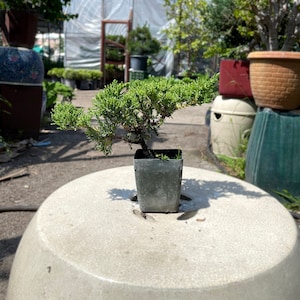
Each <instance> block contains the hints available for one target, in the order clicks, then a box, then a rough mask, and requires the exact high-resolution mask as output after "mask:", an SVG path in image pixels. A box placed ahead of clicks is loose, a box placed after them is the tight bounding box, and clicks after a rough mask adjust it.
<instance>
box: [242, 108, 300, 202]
mask: <svg viewBox="0 0 300 300" xmlns="http://www.w3.org/2000/svg"><path fill="white" fill-rule="evenodd" d="M246 181H248V182H250V183H252V184H254V185H256V186H258V187H260V188H262V189H263V190H265V191H267V192H269V193H270V194H272V195H273V196H275V197H277V198H278V199H279V198H280V197H279V196H278V195H277V194H276V191H282V190H283V189H285V190H288V191H289V192H290V193H291V194H293V195H294V196H299V195H300V111H299V110H298V111H297V110H295V111H289V112H282V111H276V110H272V109H269V108H260V109H259V110H258V112H257V114H256V118H255V121H254V124H253V128H252V132H251V136H250V139H249V143H248V148H247V155H246Z"/></svg>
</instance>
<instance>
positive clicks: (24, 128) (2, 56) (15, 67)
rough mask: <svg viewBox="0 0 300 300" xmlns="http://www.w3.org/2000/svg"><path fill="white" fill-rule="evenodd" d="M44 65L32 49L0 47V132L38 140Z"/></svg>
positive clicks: (5, 134)
mask: <svg viewBox="0 0 300 300" xmlns="http://www.w3.org/2000/svg"><path fill="white" fill-rule="evenodd" d="M43 79H44V65H43V62H42V60H41V57H40V56H39V54H38V53H36V52H35V51H33V50H31V49H25V48H15V47H0V95H1V96H3V97H4V98H5V99H6V100H8V102H9V103H10V104H11V105H8V104H7V103H6V102H3V101H0V131H1V132H0V133H1V135H3V136H5V137H6V136H8V137H14V136H16V137H18V138H31V137H32V138H34V139H38V137H39V130H40V123H41V114H42V95H43V88H42V82H43Z"/></svg>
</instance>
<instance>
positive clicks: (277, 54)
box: [247, 51, 300, 60]
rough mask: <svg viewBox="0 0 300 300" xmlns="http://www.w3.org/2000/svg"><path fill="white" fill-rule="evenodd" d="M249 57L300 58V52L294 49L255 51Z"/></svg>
mask: <svg viewBox="0 0 300 300" xmlns="http://www.w3.org/2000/svg"><path fill="white" fill-rule="evenodd" d="M247 58H248V59H250V60H251V59H265V58H273V59H300V52H292V51H254V52H250V53H249V54H248V57H247Z"/></svg>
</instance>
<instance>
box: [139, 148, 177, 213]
mask: <svg viewBox="0 0 300 300" xmlns="http://www.w3.org/2000/svg"><path fill="white" fill-rule="evenodd" d="M152 151H153V153H154V154H155V156H156V155H157V154H162V155H167V156H168V158H169V159H161V158H148V157H146V156H145V152H144V151H143V150H142V149H139V150H137V151H136V153H135V156H134V170H135V180H136V187H137V199H138V203H139V205H140V209H141V211H143V212H159V213H172V212H178V210H179V201H180V193H181V180H182V168H183V159H182V152H181V150H178V149H169V150H152ZM178 157H180V158H178Z"/></svg>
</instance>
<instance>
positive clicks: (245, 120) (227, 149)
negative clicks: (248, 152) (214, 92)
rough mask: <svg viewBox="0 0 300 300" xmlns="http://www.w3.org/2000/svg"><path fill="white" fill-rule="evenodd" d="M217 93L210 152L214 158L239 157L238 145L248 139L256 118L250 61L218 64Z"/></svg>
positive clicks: (241, 151) (240, 150) (213, 109)
mask: <svg viewBox="0 0 300 300" xmlns="http://www.w3.org/2000/svg"><path fill="white" fill-rule="evenodd" d="M219 93H220V95H218V96H217V97H216V98H215V100H214V102H213V105H212V108H211V116H210V127H211V139H210V140H211V147H212V151H213V152H214V154H216V155H225V156H229V157H240V156H242V155H243V150H242V147H241V144H242V143H243V140H246V139H247V138H248V137H249V135H250V131H251V128H252V125H253V122H254V118H255V115H256V106H255V104H254V102H253V98H252V92H251V87H250V79H249V61H244V60H222V61H221V63H220V79H219Z"/></svg>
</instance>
